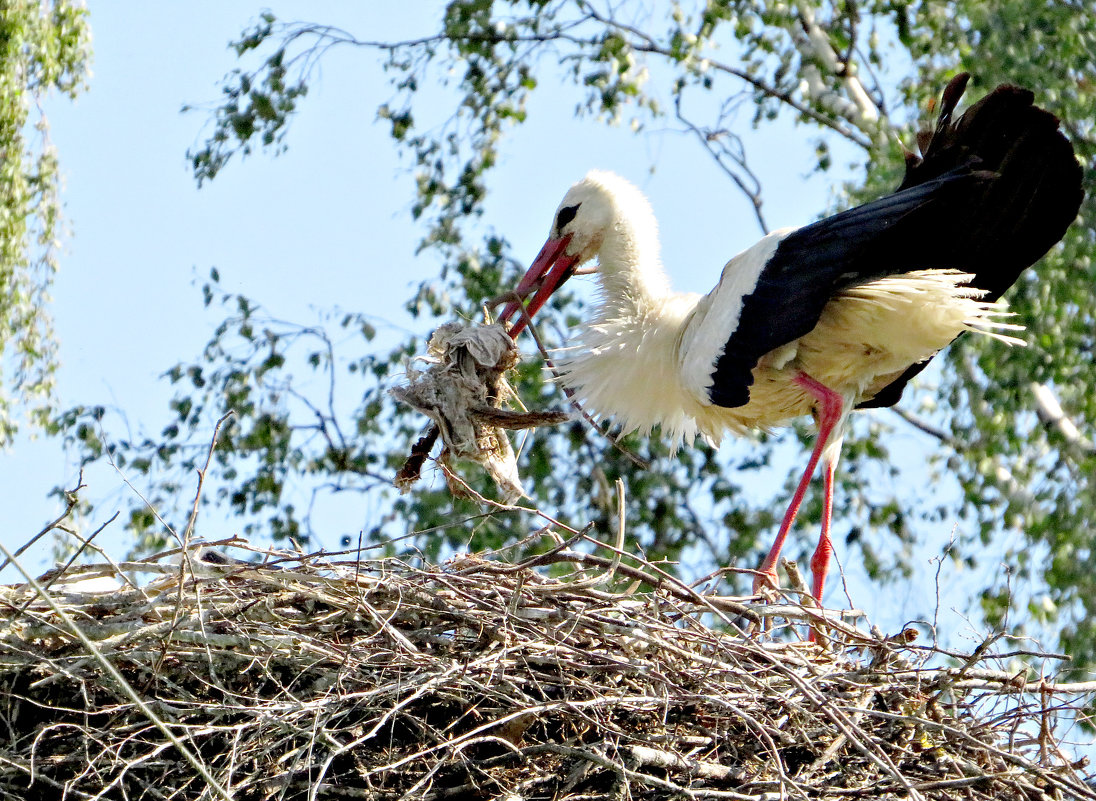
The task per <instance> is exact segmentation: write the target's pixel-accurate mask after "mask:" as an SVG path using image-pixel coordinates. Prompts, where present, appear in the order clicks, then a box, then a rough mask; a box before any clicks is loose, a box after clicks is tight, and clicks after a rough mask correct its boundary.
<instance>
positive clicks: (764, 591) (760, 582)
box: [753, 568, 780, 599]
mask: <svg viewBox="0 0 1096 801" xmlns="http://www.w3.org/2000/svg"><path fill="white" fill-rule="evenodd" d="M779 591H780V581H779V580H778V579H777V578H776V570H775V568H774V569H772V570H758V571H757V572H756V573H755V574H754V582H753V594H754V595H756V596H758V597H759V598H762V599H764V598H767V597H768V596H770V595H772V594H773V593H774V592H779Z"/></svg>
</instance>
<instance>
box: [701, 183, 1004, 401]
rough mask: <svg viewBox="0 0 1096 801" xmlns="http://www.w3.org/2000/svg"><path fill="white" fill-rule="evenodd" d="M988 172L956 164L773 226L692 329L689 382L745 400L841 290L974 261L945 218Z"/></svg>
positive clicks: (715, 396) (710, 396) (723, 281)
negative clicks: (842, 206) (781, 228)
mask: <svg viewBox="0 0 1096 801" xmlns="http://www.w3.org/2000/svg"><path fill="white" fill-rule="evenodd" d="M986 180H988V176H986V175H985V174H982V173H977V172H974V171H972V170H970V169H966V170H960V171H955V172H953V173H950V174H948V175H944V176H941V177H939V178H936V179H934V180H932V181H928V182H926V183H923V184H920V185H919V186H914V187H911V188H909V189H904V190H902V191H901V192H896V193H895V194H893V195H888V196H886V197H884V198H881V199H879V200H876V201H873V202H871V203H867V204H865V205H863V206H858V207H857V208H854V209H850V210H848V211H845V212H841V213H840V214H836V215H834V216H833V217H828V218H826V219H824V220H820V221H818V222H816V223H813V224H811V225H808V226H805V227H803V228H799V229H795V230H792V231H791V232H782V233H776V234H771V235H770V236H768V237H766V238H765V239H763V240H761V242H759V243H758V244H757V245H755V246H754V247H753V248H750V249H749V250H747V251H745V252H744V253H742V254H739V255H738V256H736V257H735V258H734V259H732V260H731V261H730V262H728V264H727V266H726V267H725V268H724V269H723V275H722V277H721V278H720V281H719V284H718V285H717V286H716V287H715V289H713V290H712V292H711V293H710V294H709V295H708V296H707V297H705V298H704V299H703V300H701V302H700V304H699V305H698V307H697V312H696V315H694V319H693V320H692V321H691V323H690V325H689V327H688V328H687V330H686V332H685V334H684V338H683V341H682V353H683V354H684V355H685V361H684V362H683V365H682V366H683V370H684V371H685V378H686V381H687V383H688V385H689V386H690V387H691V388H694V390H701V391H703V392H704V393H705V394H706V396H707V397H706V399H707V401H708V402H710V403H713V404H715V405H716V406H725V407H735V406H744V405H746V403H747V402H748V401H749V399H750V392H749V388H750V385H751V384H752V383H753V375H752V371H753V369H754V367H756V366H757V362H758V360H759V359H760V358H761V357H762V356H764V355H765V354H766V353H769V352H770V351H772V350H775V349H776V348H779V347H780V346H781V345H785V344H787V343H789V342H792V341H793V340H796V339H798V338H799V337H801V336H803V335H804V334H807V333H809V332H810V331H811V329H813V328H814V326H815V325H816V324H817V323H818V318H819V317H820V316H821V315H822V309H823V308H824V307H825V305H826V303H828V302H829V300H830V298H832V297H833V296H834V295H835V294H836V293H837V292H839V291H841V290H842V289H844V288H846V287H849V286H853V285H855V284H861V283H864V282H867V281H871V280H873V279H876V278H880V277H882V276H885V275H896V274H899V273H904V272H909V271H911V270H918V269H930V268H940V269H963V268H965V267H966V265H965V263H963V262H962V260H961V259H960V258H959V255H960V254H959V253H958V252H957V250H956V249H955V248H953V247H948V243H941V242H939V241H936V240H935V239H934V228H935V223H937V222H938V221H939V220H940V219H942V218H944V217H945V216H946V215H947V214H949V208H950V207H952V206H953V204H954V203H955V202H956V201H957V200H961V199H962V197H963V196H965V195H967V194H969V191H966V190H967V188H968V187H970V186H971V185H972V184H976V183H980V182H984V181H986ZM698 394H699V393H698Z"/></svg>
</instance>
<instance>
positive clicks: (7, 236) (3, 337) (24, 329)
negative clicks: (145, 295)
mask: <svg viewBox="0 0 1096 801" xmlns="http://www.w3.org/2000/svg"><path fill="white" fill-rule="evenodd" d="M86 17H87V12H86V10H85V9H84V8H83V6H82V5H81V4H78V3H74V2H69V0H47V1H46V2H41V1H40V0H12V2H8V3H5V4H4V10H3V13H2V14H0V197H2V198H3V203H2V213H0V446H5V445H7V444H9V443H10V441H11V438H12V436H13V435H14V433H15V431H16V430H17V428H18V415H17V410H18V409H20V408H29V409H30V410H31V412H32V414H33V417H34V419H35V420H36V422H38V423H39V424H42V423H45V422H46V419H47V417H48V415H49V411H48V405H49V399H50V393H51V390H52V386H53V372H54V370H55V368H56V357H55V352H56V345H55V342H54V337H53V330H52V325H51V323H50V316H49V310H48V308H47V306H48V294H49V286H50V282H51V280H52V277H53V273H54V271H55V270H56V269H57V248H58V244H59V243H58V240H59V238H60V235H61V203H60V199H59V186H60V174H59V172H58V166H57V154H56V152H55V151H54V148H53V146H52V145H51V144H50V140H49V124H48V122H47V120H46V116H45V114H44V113H43V112H42V102H43V101H44V99H45V98H46V96H47V95H49V93H50V92H52V91H57V92H61V93H63V94H66V95H69V96H75V95H76V93H77V92H78V91H79V90H80V89H81V87H82V86H83V84H84V80H85V77H86V75H87V70H88V60H89V57H90V49H89V33H88V26H87V19H86Z"/></svg>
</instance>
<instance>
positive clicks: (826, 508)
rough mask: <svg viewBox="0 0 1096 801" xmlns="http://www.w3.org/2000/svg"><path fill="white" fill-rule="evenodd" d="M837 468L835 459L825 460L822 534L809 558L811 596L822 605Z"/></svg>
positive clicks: (828, 559) (830, 548) (829, 549)
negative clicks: (834, 478) (811, 579)
mask: <svg viewBox="0 0 1096 801" xmlns="http://www.w3.org/2000/svg"><path fill="white" fill-rule="evenodd" d="M836 467H837V464H836V459H827V460H826V464H825V465H824V466H823V474H822V476H823V480H824V481H825V489H824V490H823V495H822V534H821V536H819V538H818V547H817V548H815V549H814V556H812V557H811V576H812V577H813V581H812V582H811V594H812V595H814V599H815V600H816V601H818V605H819V606H821V605H822V587H823V586H824V585H825V584H826V568H827V567H829V564H830V557H831V556H832V555H833V545H832V544H831V543H830V518H831V517H832V516H833V473H834V469H835V468H836Z"/></svg>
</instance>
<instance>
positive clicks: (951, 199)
mask: <svg viewBox="0 0 1096 801" xmlns="http://www.w3.org/2000/svg"><path fill="white" fill-rule="evenodd" d="M965 82H966V79H965V76H960V77H959V78H956V79H954V80H953V81H952V82H951V83H950V84H949V86H948V88H947V89H946V90H945V92H944V101H943V103H942V104H941V113H940V119H939V122H938V124H937V127H936V130H935V131H934V132H933V133H932V136H931V138H930V139H929V140H928V143H927V145H926V147H925V154H924V157H923V158H917V157H911V158H910V159H908V161H907V169H906V176H905V179H904V180H903V182H902V184H901V186H900V187H899V188H898V190H897V191H896V192H895V193H894V194H891V195H888V196H886V197H883V198H880V199H879V200H876V201H872V202H871V203H867V204H864V205H863V206H858V207H857V208H854V209H849V210H848V211H845V212H841V213H840V214H836V215H834V216H833V217H829V218H827V219H824V220H820V221H818V222H816V223H813V224H811V225H807V226H805V227H803V228H800V229H798V230H796V231H794V232H792V233H791V234H789V235H788V236H787V237H786V238H784V239H783V240H782V241H781V242H780V244H779V246H778V247H777V249H776V251H775V252H774V253H773V255H772V257H771V258H770V259H769V261H768V263H767V264H766V265H765V267H764V269H763V270H762V272H761V275H760V277H759V280H758V283H757V286H756V288H755V289H754V291H753V292H752V293H751V294H750V295H748V296H747V297H746V298H744V299H743V306H742V312H741V315H740V316H739V320H738V324H737V326H736V328H735V331H734V332H733V333H732V334H731V336H730V338H729V339H728V341H727V343H726V345H725V346H724V349H723V353H722V355H721V356H720V357H719V359H718V360H717V361H716V366H715V371H714V372H713V374H712V379H713V384H712V387H711V389H710V390H709V397H710V398H711V401H712V403H714V404H716V405H717V406H724V407H736V406H744V405H745V404H746V403H748V402H749V387H750V385H751V384H752V383H753V374H752V373H753V369H754V367H756V366H757V362H758V360H759V359H760V358H761V357H762V356H764V355H765V354H766V353H769V352H770V351H772V350H774V349H776V348H778V347H780V346H781V345H784V344H787V343H788V342H791V341H793V340H795V339H798V338H799V337H801V336H803V335H804V334H807V333H808V332H810V331H811V329H813V328H814V326H815V325H816V324H817V323H818V318H819V317H820V316H821V314H822V309H823V308H824V307H825V305H826V303H828V302H829V300H830V298H832V297H833V295H834V294H835V293H837V292H839V291H841V290H842V289H845V288H847V287H850V286H854V285H857V284H862V283H866V282H868V281H871V280H874V279H877V278H881V277H884V276H888V275H899V274H902V273H907V272H910V271H913V270H924V269H955V270H962V271H964V272H969V273H973V274H974V276H975V279H974V281H973V282H972V283H973V285H974V286H976V287H978V288H980V289H984V290H986V291H987V296H986V298H987V299H988V300H996V299H997V298H998V297H1000V296H1001V294H1002V293H1003V292H1004V291H1005V290H1006V289H1008V287H1010V286H1012V284H1013V283H1014V282H1015V281H1016V279H1017V278H1018V277H1019V275H1020V272H1021V271H1022V270H1023V269H1024V268H1026V267H1028V266H1030V265H1031V264H1033V263H1034V262H1035V261H1037V260H1038V259H1039V258H1040V257H1041V256H1042V255H1043V254H1044V253H1046V251H1047V250H1049V249H1050V248H1051V247H1052V246H1053V245H1054V243H1055V242H1057V241H1058V240H1059V239H1061V238H1062V236H1063V235H1064V234H1065V231H1066V228H1068V227H1069V224H1070V223H1071V222H1072V221H1073V219H1074V218H1075V217H1076V215H1077V209H1078V207H1079V206H1080V203H1081V200H1082V199H1083V191H1082V190H1081V177H1082V172H1081V167H1080V164H1078V162H1077V159H1076V158H1075V157H1074V155H1073V148H1072V146H1071V145H1070V144H1069V142H1068V140H1066V138H1065V137H1064V136H1063V135H1062V134H1061V133H1060V132H1059V131H1058V120H1057V118H1055V117H1054V116H1053V115H1052V114H1050V113H1049V112H1046V111H1044V110H1042V109H1040V108H1038V107H1036V106H1034V105H1032V94H1031V92H1029V91H1027V90H1025V89H1020V88H1018V87H1015V86H999V87H998V88H997V89H995V90H994V91H993V92H992V93H990V94H989V95H987V96H986V97H985V98H983V99H982V100H981V101H980V102H979V103H976V104H975V105H974V106H972V107H971V108H970V109H969V110H967V112H966V113H965V114H963V116H962V117H960V118H959V119H958V120H956V121H955V122H954V123H953V122H952V121H951V116H952V112H953V111H954V108H955V105H956V103H957V102H958V100H959V98H960V96H961V95H962V91H963V88H964V87H965ZM926 364H927V362H921V363H919V364H915V365H911V366H910V368H909V369H908V370H906V372H905V373H903V375H902V376H901V377H899V378H898V379H896V380H895V381H894V382H892V383H891V384H890V385H888V386H887V387H885V388H884V389H883V390H882V391H880V392H879V393H877V394H876V396H875V397H874V398H871V399H868V400H866V401H864V402H863V403H861V406H862V407H866V406H889V405H892V404H894V403H896V402H897V401H898V399H899V398H900V397H901V395H902V391H903V389H904V388H905V385H906V383H907V382H908V381H909V380H910V379H911V378H912V377H913V376H914V375H916V374H917V373H918V372H920V371H921V370H922V369H923V368H924V367H925V365H926Z"/></svg>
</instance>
